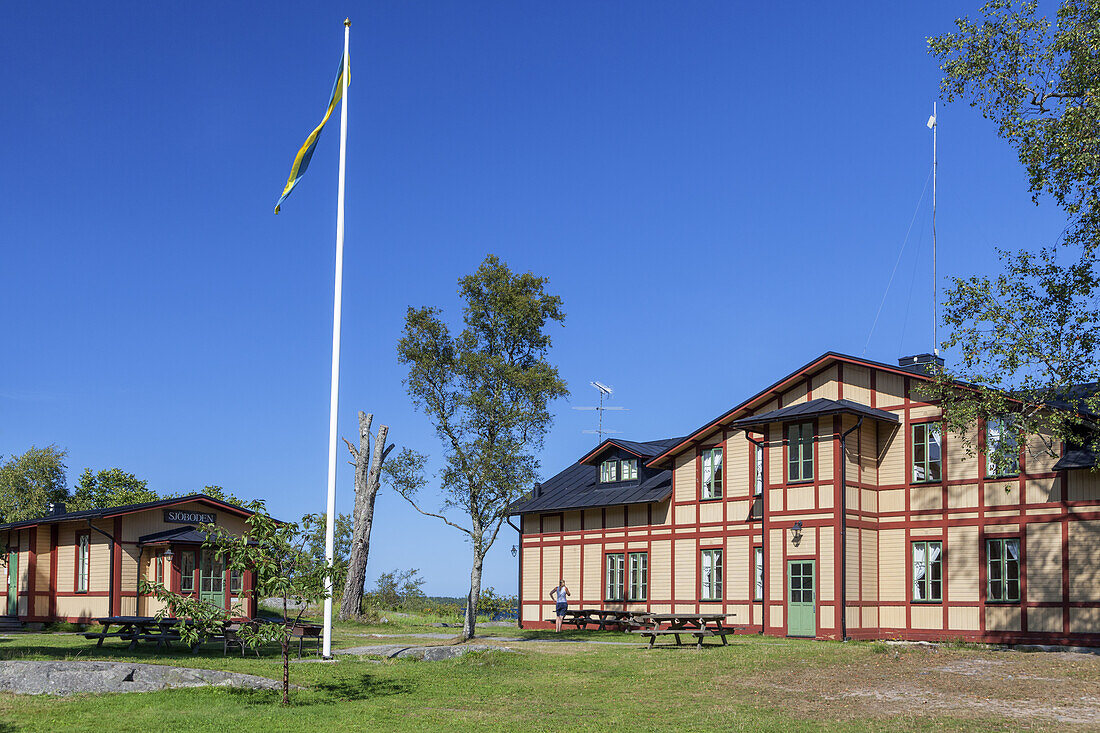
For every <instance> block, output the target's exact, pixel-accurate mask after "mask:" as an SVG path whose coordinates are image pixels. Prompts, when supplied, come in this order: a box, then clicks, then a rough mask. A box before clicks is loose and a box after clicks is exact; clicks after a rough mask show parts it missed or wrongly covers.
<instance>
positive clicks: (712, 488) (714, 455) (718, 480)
mask: <svg viewBox="0 0 1100 733" xmlns="http://www.w3.org/2000/svg"><path fill="white" fill-rule="evenodd" d="M700 460H702V461H703V476H702V478H703V491H702V497H703V498H704V499H721V498H722V449H721V448H707V449H706V450H704V451H703V455H702V457H701V459H700Z"/></svg>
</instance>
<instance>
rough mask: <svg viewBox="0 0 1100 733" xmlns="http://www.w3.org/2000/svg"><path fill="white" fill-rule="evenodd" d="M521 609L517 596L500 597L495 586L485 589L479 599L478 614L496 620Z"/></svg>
mask: <svg viewBox="0 0 1100 733" xmlns="http://www.w3.org/2000/svg"><path fill="white" fill-rule="evenodd" d="M518 608H519V598H517V597H516V596H502V595H498V594H497V592H496V589H495V588H494V587H493V586H489V587H488V588H483V589H482V591H481V594H480V595H479V596H478V599H477V612H478V614H479V615H481V616H488V617H489V618H496V617H498V616H507V615H508V614H511V613H514V612H515V611H516V610H517V609H518Z"/></svg>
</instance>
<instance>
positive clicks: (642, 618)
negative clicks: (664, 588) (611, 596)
mask: <svg viewBox="0 0 1100 733" xmlns="http://www.w3.org/2000/svg"><path fill="white" fill-rule="evenodd" d="M736 615H737V614H733V613H644V614H637V615H636V616H635V620H636V622H637V623H638V624H639V625H641V626H642V627H643V628H641V629H636V630H634V632H633V633H635V634H641V635H642V636H648V637H649V647H648V648H650V649H652V648H653V646H654V644H655V643H656V641H657V637H658V636H673V637H675V638H676V645H677V646H680V645H681V644H682V641H681V639H680V637H681V636H694V637H695V639H696V648H698V649H702V648H703V639H704V638H705V637H707V636H718V637H721V639H722V644H723V646H724V645H727V644H728V643H729V642H727V641H726V635H727V634H732V633H734V631H735V628H734V627H733V626H729V625H727V624H726V623H725V620H726V619H727V618H729V617H731V616H736ZM662 624H665V627H664V628H661V625H662Z"/></svg>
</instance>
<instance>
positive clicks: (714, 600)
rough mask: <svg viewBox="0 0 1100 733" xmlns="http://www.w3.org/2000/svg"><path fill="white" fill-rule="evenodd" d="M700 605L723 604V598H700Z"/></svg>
mask: <svg viewBox="0 0 1100 733" xmlns="http://www.w3.org/2000/svg"><path fill="white" fill-rule="evenodd" d="M699 603H722V599H721V598H700V599H699Z"/></svg>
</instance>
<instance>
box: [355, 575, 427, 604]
mask: <svg viewBox="0 0 1100 733" xmlns="http://www.w3.org/2000/svg"><path fill="white" fill-rule="evenodd" d="M423 586H424V578H422V577H420V570H419V569H417V568H409V569H408V570H391V571H390V572H388V573H382V574H381V575H379V576H378V579H377V580H376V581H375V582H374V588H373V589H372V590H370V591H369V592H367V593H366V594H365V595H364V597H363V603H364V605H367V606H374V607H377V608H388V609H400V608H420V604H419V602H420V601H422V600H423V599H424V591H423Z"/></svg>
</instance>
